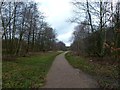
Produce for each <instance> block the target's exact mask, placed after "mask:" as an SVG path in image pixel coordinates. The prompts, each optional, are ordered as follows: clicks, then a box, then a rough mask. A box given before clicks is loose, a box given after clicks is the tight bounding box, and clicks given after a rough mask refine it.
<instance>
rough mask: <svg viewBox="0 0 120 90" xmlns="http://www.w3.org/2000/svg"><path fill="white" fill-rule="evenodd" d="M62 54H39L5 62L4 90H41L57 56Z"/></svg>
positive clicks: (3, 68)
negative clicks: (17, 89) (24, 89)
mask: <svg viewBox="0 0 120 90" xmlns="http://www.w3.org/2000/svg"><path fill="white" fill-rule="evenodd" d="M60 53H61V52H47V53H37V54H34V55H31V56H28V57H19V58H17V59H15V60H7V61H3V65H2V71H3V72H2V87H3V88H39V87H41V86H43V85H44V83H45V78H46V75H47V73H48V70H49V69H50V66H51V65H52V62H53V60H54V58H55V56H56V55H58V54H60Z"/></svg>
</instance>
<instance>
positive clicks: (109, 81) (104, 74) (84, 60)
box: [65, 52, 119, 88]
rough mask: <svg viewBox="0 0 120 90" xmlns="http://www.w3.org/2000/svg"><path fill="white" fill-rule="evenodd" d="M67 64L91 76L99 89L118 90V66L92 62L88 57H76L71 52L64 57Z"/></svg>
mask: <svg viewBox="0 0 120 90" xmlns="http://www.w3.org/2000/svg"><path fill="white" fill-rule="evenodd" d="M65 57H66V59H67V60H68V62H69V63H70V64H71V65H72V66H73V67H74V68H78V69H80V70H82V71H83V72H85V73H88V74H90V75H91V76H93V77H94V78H95V79H96V80H97V82H98V84H99V85H100V87H101V88H118V86H119V85H118V77H119V71H118V64H110V63H107V64H106V62H108V61H106V62H104V63H103V62H100V61H97V60H92V59H91V58H88V57H83V56H76V55H74V54H73V53H72V52H68V53H67V54H66V55H65Z"/></svg>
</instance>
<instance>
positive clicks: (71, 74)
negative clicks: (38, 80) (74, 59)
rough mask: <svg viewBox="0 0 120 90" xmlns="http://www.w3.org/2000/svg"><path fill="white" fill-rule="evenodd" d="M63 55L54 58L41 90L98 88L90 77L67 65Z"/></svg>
mask: <svg viewBox="0 0 120 90" xmlns="http://www.w3.org/2000/svg"><path fill="white" fill-rule="evenodd" d="M65 53H66V52H65ZM65 53H62V54H60V55H58V56H57V57H56V58H55V60H54V62H53V64H52V66H51V68H50V70H49V72H48V74H47V78H46V84H45V86H44V87H43V88H98V84H97V82H96V81H95V80H94V79H93V78H92V77H91V76H89V75H87V74H85V73H84V72H82V71H81V70H78V69H75V68H73V67H72V66H71V65H70V64H69V63H68V61H67V60H66V59H65V57H64V55H65Z"/></svg>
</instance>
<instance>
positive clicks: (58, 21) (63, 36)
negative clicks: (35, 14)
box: [35, 0, 75, 46]
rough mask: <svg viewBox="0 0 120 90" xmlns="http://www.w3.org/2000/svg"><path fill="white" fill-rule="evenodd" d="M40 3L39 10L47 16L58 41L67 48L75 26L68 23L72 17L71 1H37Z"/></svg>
mask: <svg viewBox="0 0 120 90" xmlns="http://www.w3.org/2000/svg"><path fill="white" fill-rule="evenodd" d="M35 1H36V2H39V4H38V5H39V10H40V11H42V12H43V13H44V15H45V16H46V21H47V22H48V23H49V24H50V25H51V26H52V27H53V28H54V29H55V31H56V33H57V39H58V40H59V41H63V42H64V43H65V44H66V45H67V46H69V45H70V43H71V40H70V39H71V37H72V32H73V30H74V26H75V24H71V23H70V22H67V20H68V19H69V18H70V17H71V16H72V13H73V12H72V10H73V9H72V5H71V3H70V2H71V0H35Z"/></svg>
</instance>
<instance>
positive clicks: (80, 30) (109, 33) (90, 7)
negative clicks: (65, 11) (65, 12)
mask: <svg viewBox="0 0 120 90" xmlns="http://www.w3.org/2000/svg"><path fill="white" fill-rule="evenodd" d="M72 5H73V6H74V7H75V9H74V14H75V16H73V17H72V19H70V21H71V22H73V23H78V25H77V26H76V27H75V28H74V33H73V43H72V45H71V50H72V51H74V52H76V54H77V55H80V54H82V55H89V56H97V57H105V56H109V57H114V59H115V60H119V58H120V2H115V3H113V2H108V1H102V0H98V1H97V2H89V0H86V2H81V1H80V0H75V1H73V2H72Z"/></svg>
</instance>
